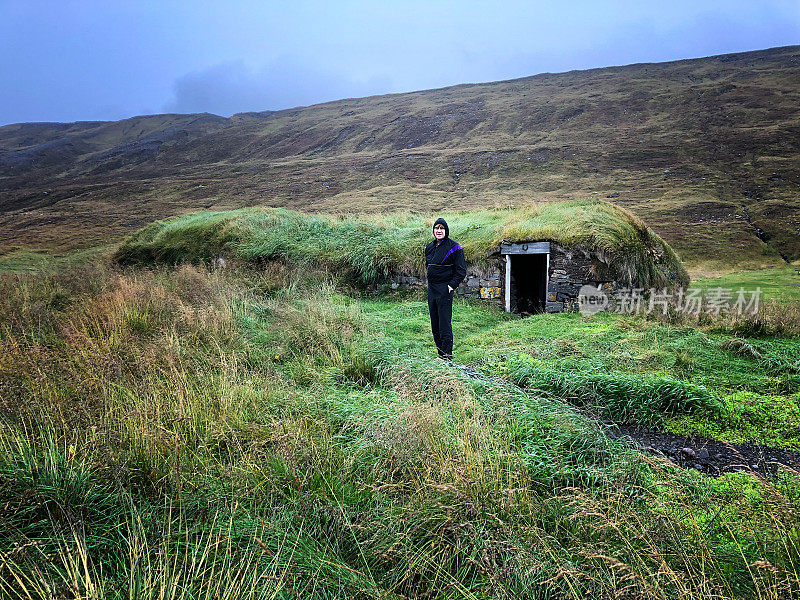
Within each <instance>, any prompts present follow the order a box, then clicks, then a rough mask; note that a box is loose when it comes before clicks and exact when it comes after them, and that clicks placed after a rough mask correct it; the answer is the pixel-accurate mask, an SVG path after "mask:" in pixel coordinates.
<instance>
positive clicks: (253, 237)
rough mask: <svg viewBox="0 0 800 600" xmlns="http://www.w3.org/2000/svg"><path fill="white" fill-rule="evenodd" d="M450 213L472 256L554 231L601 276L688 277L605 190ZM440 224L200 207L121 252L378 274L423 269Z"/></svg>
mask: <svg viewBox="0 0 800 600" xmlns="http://www.w3.org/2000/svg"><path fill="white" fill-rule="evenodd" d="M444 216H445V218H446V219H447V220H448V223H449V224H450V230H451V232H452V236H453V237H454V238H455V239H457V240H458V241H459V242H460V243H461V245H462V246H463V247H464V251H465V255H466V258H467V260H469V261H474V262H477V263H483V262H485V261H486V260H487V257H488V256H489V255H490V254H491V253H492V252H496V251H497V250H498V249H499V245H500V243H501V242H503V241H511V242H513V241H523V240H531V239H535V240H551V241H553V242H557V243H559V244H563V245H565V246H569V247H576V248H583V249H586V250H587V251H590V252H592V253H593V256H594V257H595V260H596V269H597V270H598V277H599V278H609V279H614V280H616V281H619V282H620V283H622V284H626V285H637V286H640V287H644V288H649V287H661V286H665V285H670V286H671V285H686V284H688V281H689V278H688V275H687V273H686V270H685V269H684V268H683V266H682V264H681V262H680V260H679V259H678V257H677V255H676V254H675V253H674V252H673V251H672V249H671V248H670V247H669V245H667V243H666V242H664V241H663V240H662V239H661V238H659V237H658V236H657V235H656V234H655V233H653V231H652V230H650V229H649V228H648V227H647V226H646V225H645V224H644V223H643V222H642V221H641V220H640V219H638V218H636V217H635V216H634V215H633V214H631V213H630V212H628V211H626V210H625V209H622V208H620V207H618V206H615V205H613V204H610V203H607V202H603V201H600V200H575V201H569V202H560V203H547V204H542V205H538V206H533V207H528V208H524V209H518V210H484V211H470V212H469V213H447V214H444ZM431 225H432V220H431V219H426V218H424V217H421V216H419V215H414V214H395V215H390V216H385V217H367V216H364V217H338V218H337V217H329V216H321V215H314V216H311V215H304V214H301V213H298V212H294V211H290V210H286V209H261V208H259V209H243V210H236V211H229V212H217V213H210V212H209V213H195V214H192V215H186V216H183V217H177V218H175V219H169V220H166V221H159V222H157V223H153V224H151V225H148V226H147V227H145V228H143V229H142V230H140V231H139V232H137V233H135V234H134V235H132V236H131V237H129V238H128V239H127V240H126V241H125V243H124V244H123V245H122V246H121V248H120V249H119V251H118V252H117V255H116V256H117V259H118V260H119V261H120V262H122V263H139V264H150V263H153V262H166V263H176V262H182V261H197V260H211V259H213V258H215V257H217V256H219V255H220V254H222V255H227V256H234V257H237V258H239V259H241V260H245V261H251V262H258V261H270V260H275V259H282V260H288V261H290V262H292V263H294V264H296V265H317V266H319V265H322V266H324V267H326V268H328V269H330V270H331V271H332V272H341V273H343V274H347V275H349V276H351V277H353V278H354V279H356V280H358V281H360V282H374V281H379V280H381V279H385V278H386V277H387V276H388V275H389V274H390V273H403V272H404V273H417V274H421V272H422V270H423V268H424V265H423V262H422V257H421V255H422V248H424V246H425V244H426V243H427V242H428V241H429V240H430V237H431V235H430V228H431Z"/></svg>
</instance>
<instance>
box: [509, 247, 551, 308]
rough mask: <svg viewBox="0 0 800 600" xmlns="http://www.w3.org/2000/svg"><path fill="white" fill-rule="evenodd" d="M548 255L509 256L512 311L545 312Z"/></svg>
mask: <svg viewBox="0 0 800 600" xmlns="http://www.w3.org/2000/svg"><path fill="white" fill-rule="evenodd" d="M548 256H549V255H548V254H544V253H542V254H509V255H508V258H509V259H510V260H511V289H510V290H509V291H510V295H511V311H512V312H515V313H520V314H537V313H543V312H545V307H546V305H547V263H548V260H547V259H548Z"/></svg>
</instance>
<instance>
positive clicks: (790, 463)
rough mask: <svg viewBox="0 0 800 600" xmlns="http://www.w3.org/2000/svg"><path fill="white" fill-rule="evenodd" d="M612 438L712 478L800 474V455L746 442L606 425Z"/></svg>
mask: <svg viewBox="0 0 800 600" xmlns="http://www.w3.org/2000/svg"><path fill="white" fill-rule="evenodd" d="M606 431H607V433H608V435H609V436H611V437H613V438H616V439H619V438H623V437H625V438H628V439H629V440H630V441H631V443H633V444H634V445H636V446H637V447H638V448H639V449H641V450H642V451H643V452H647V453H649V454H653V455H656V456H663V457H666V458H668V459H669V460H671V461H672V462H674V463H675V464H676V465H679V466H681V467H686V468H691V469H697V470H698V471H701V472H703V473H707V474H709V475H720V474H722V473H729V472H735V471H749V472H752V473H757V474H760V475H768V474H774V473H777V472H778V471H779V470H781V469H789V470H793V471H797V472H800V452H797V451H793V450H786V449H781V448H770V447H768V446H762V445H760V444H754V443H751V442H745V443H743V444H729V443H727V442H722V441H720V440H714V439H708V438H704V437H699V436H682V435H674V434H671V433H664V432H663V431H658V430H655V429H647V428H644V427H638V426H634V425H618V424H614V423H608V424H607V430H606Z"/></svg>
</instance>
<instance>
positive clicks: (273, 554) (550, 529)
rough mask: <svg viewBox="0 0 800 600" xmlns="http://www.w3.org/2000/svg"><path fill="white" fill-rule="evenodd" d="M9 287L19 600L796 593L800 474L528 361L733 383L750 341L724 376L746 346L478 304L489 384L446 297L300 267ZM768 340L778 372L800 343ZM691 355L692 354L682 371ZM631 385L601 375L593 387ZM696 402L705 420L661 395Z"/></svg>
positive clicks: (681, 381)
mask: <svg viewBox="0 0 800 600" xmlns="http://www.w3.org/2000/svg"><path fill="white" fill-rule="evenodd" d="M287 277H288V279H287ZM0 291H2V294H0V316H1V317H2V323H3V326H2V328H0V392H2V393H0V402H2V405H0V408H1V409H2V414H3V419H2V421H0V522H2V524H3V527H2V530H0V531H1V532H0V552H2V555H1V556H2V557H3V558H2V560H0V586H2V587H0V593H2V594H3V595H4V596H7V597H11V598H52V597H64V596H68V595H69V596H73V597H81V598H123V597H137V598H157V597H159V598H163V597H167V596H169V597H175V598H187V599H188V598H196V597H205V596H206V595H209V594H211V595H214V597H220V598H239V597H251V598H295V597H304V598H398V599H399V598H423V597H426V598H429V597H436V598H571V599H578V598H585V597H615V596H616V597H619V596H624V595H626V594H627V595H629V596H633V597H641V598H658V599H667V598H673V597H678V596H680V597H685V598H696V599H710V598H715V599H716V598H720V597H724V598H780V597H791V595H792V594H796V593H798V592H799V591H800V539H798V538H797V531H798V527H800V480H798V478H797V476H796V474H791V473H783V474H781V475H780V476H778V477H775V478H773V479H771V480H769V481H766V480H761V479H758V478H755V477H752V476H750V475H746V474H733V475H725V476H722V477H721V478H719V479H711V478H708V477H705V476H703V475H701V474H699V473H697V472H694V471H686V470H682V469H679V468H677V467H676V466H674V465H672V464H671V463H668V462H664V461H660V460H656V459H652V458H648V457H646V456H643V455H640V454H638V453H637V452H634V451H633V450H631V449H628V448H625V447H624V446H623V445H621V444H620V443H618V442H615V441H613V440H611V439H609V438H608V437H607V436H606V435H605V434H604V433H603V428H602V427H601V426H599V425H598V423H597V422H596V421H595V420H594V419H593V418H592V417H591V416H590V415H587V414H585V413H584V412H583V411H582V410H581V408H583V405H584V404H585V403H583V402H577V401H575V398H574V397H572V396H570V394H569V393H566V394H565V393H564V392H565V391H567V392H568V391H569V390H568V389H567V388H565V387H564V386H563V385H560V384H559V385H556V386H550V387H549V388H548V389H541V388H543V387H545V386H541V385H540V386H539V389H536V388H534V387H530V388H528V389H523V388H521V387H520V386H518V385H516V384H515V383H514V381H513V380H512V378H511V377H509V375H512V368H513V366H514V364H515V361H517V362H519V361H521V360H522V359H524V360H522V362H523V363H524V364H526V365H528V366H530V365H534V364H539V363H541V364H546V365H547V368H548V370H549V371H548V372H549V373H551V374H554V373H566V374H569V373H578V374H579V375H580V374H581V373H586V372H588V371H583V370H582V367H585V366H592V367H593V368H595V369H597V370H598V371H602V372H604V373H606V374H607V376H608V378H609V379H607V380H606V383H608V382H611V383H616V384H620V383H626V384H627V385H629V386H631V387H630V388H629V389H628V390H627V392H626V393H629V394H630V393H638V392H646V393H652V394H654V395H658V394H660V392H659V389H661V388H658V385H660V384H659V382H661V384H663V383H664V382H667V383H669V385H670V386H671V387H670V390H671V391H670V393H677V394H678V395H679V396H680V394H682V393H684V392H686V391H692V390H696V389H698V388H697V386H700V385H705V386H707V387H708V388H709V389H711V390H713V392H714V393H722V392H724V390H725V388H726V386H728V385H736V384H735V383H733V382H735V381H737V379H736V376H735V374H734V373H733V371H735V370H737V369H738V371H739V373H740V375H741V376H742V377H744V376H745V374H746V372H747V367H746V365H747V364H748V362H747V361H753V360H761V359H754V358H753V355H752V354H748V355H741V354H739V353H738V351H736V352H734V354H733V357H734V358H735V359H736V360H737V361H738V360H741V361H743V362H742V363H741V365H740V366H739V367H736V369H733V370H731V369H728V370H727V371H730V373H725V372H722V373H720V372H719V369H718V368H717V369H716V370H715V369H714V368H713V367H712V363H713V361H714V360H716V359H718V358H720V357H724V356H727V355H728V354H729V353H731V352H733V351H732V350H727V349H725V348H723V347H722V345H721V344H720V342H721V341H724V340H726V339H731V337H732V336H731V335H726V334H723V333H719V332H714V331H710V330H709V331H698V330H696V329H693V328H689V327H674V326H670V325H666V324H662V323H654V322H647V321H643V320H638V319H631V318H622V317H614V316H612V315H601V316H597V317H595V318H591V319H587V318H583V317H580V316H579V315H569V314H565V315H545V316H542V317H541V318H538V317H536V318H529V319H520V318H518V317H514V316H509V315H506V314H504V313H502V312H500V311H498V310H495V309H494V308H492V307H487V306H485V305H480V304H473V303H470V302H462V301H459V302H456V305H455V309H454V311H455V318H454V322H455V332H456V353H457V356H458V358H457V360H458V361H463V362H466V363H470V364H472V365H474V366H475V367H476V368H478V369H479V370H480V371H481V372H482V373H483V374H484V376H483V377H477V378H475V377H468V376H467V375H465V373H464V372H463V371H462V370H461V369H459V368H458V367H451V366H448V365H446V364H445V363H443V362H441V361H439V360H438V359H436V358H435V357H434V354H435V352H434V351H433V350H432V344H431V342H430V334H429V331H428V327H429V324H428V319H427V314H426V308H425V304H424V303H422V302H420V301H418V300H414V299H413V298H412V299H407V300H401V301H393V300H389V299H386V298H383V299H377V300H365V299H357V298H352V297H348V296H347V295H343V294H342V293H341V292H340V291H338V290H337V288H336V287H335V286H334V285H333V284H332V282H331V280H330V278H329V277H328V276H326V274H325V273H324V272H319V271H307V272H305V273H304V274H303V276H302V277H301V278H296V277H292V276H291V274H287V271H286V270H284V269H283V268H282V267H280V266H279V265H278V264H276V263H272V264H271V265H270V266H269V269H268V270H265V271H253V270H233V271H212V272H209V271H207V270H205V269H201V268H197V267H194V266H190V265H183V266H180V267H178V268H177V269H171V268H156V269H132V270H127V271H124V272H123V271H120V270H118V269H116V268H100V267H91V266H84V267H81V268H80V269H74V268H73V269H66V270H59V271H57V272H55V273H49V274H40V275H25V274H22V275H12V274H5V275H2V277H0ZM788 341H789V340H787V342H788ZM749 342H750V343H752V344H753V345H754V347H757V348H758V352H759V354H760V356H761V357H762V358H763V359H764V360H768V362H769V363H770V364H771V365H772V369H773V371H772V375H769V376H771V377H775V376H781V373H782V369H783V368H784V366H785V365H787V364H789V361H790V360H793V359H794V358H795V354H794V353H793V352H794V351H793V350H792V348H791V347H790V346H789V345H788V344H787V345H786V346H783V345H781V340H779V339H752V340H749ZM694 345H699V348H700V351H699V354H698V357H697V360H696V362H695V363H694V364H693V365H692V364H690V363H691V361H689V360H688V358H687V357H686V356H683V358H682V359H681V361H682V362H680V363H679V364H673V361H674V360H675V359H676V358H677V357H678V356H682V354H681V353H682V352H684V353H685V352H687V350H688V349H691V348H692V347H693V346H694ZM537 361H538V362H537ZM781 361H783V362H781ZM670 364H672V366H668V365H670ZM758 364H761V363H758ZM750 371H751V373H755V372H756V369H750ZM529 373H533V374H534V375H535V374H536V373H535V372H533V371H529ZM726 378H727V379H726ZM586 381H588V380H583V383H585V382H586ZM540 382H541V380H540ZM557 383H558V382H557ZM561 383H563V382H561ZM581 385H582V382H581V381H578V388H577V389H580V386H581ZM752 385H753V388H754V389H753V391H752V393H751V395H750V396H748V398H761V397H762V396H764V395H765V394H763V393H762V390H764V389H766V387H767V386H768V383H767V382H766V381H760V380H758V379H757V378H756V379H754V382H753V383H752ZM570 389H572V388H570ZM668 391H669V390H668ZM779 396H781V397H782V398H788V396H783V395H780V394H779ZM654 397H655V396H654ZM774 397H775V394H774V393H773V398H774ZM741 398H742V397H741V396H740V399H741ZM613 400H618V398H617V392H616V391H614V390H613V389H612V388H611V387H609V386H608V385H606V386H605V387H603V386H598V387H597V395H596V396H595V397H593V398H592V403H599V404H602V403H604V402H606V403H607V402H608V401H613ZM725 400H726V402H729V403H730V402H733V401H734V400H732V399H731V397H730V396H729V395H726V396H725ZM573 403H574V404H575V405H573ZM577 405H581V408H579V407H578V406H577ZM608 405H609V406H611V405H610V404H608ZM672 408H677V409H678V410H677V412H678V413H680V414H684V413H685V412H686V411H687V410H688V415H689V416H691V417H692V418H700V417H703V418H706V417H708V415H707V414H705V413H703V412H702V411H700V412H698V411H696V410H694V407H691V406H685V405H684V406H680V405H676V406H674V407H671V406H666V407H665V406H657V405H654V406H652V407H651V410H654V411H655V410H663V409H666V410H665V415H666V416H667V418H668V419H673V418H675V417H674V414H673V410H672ZM757 412H758V411H757V410H756V409H754V410H752V411H751V413H752V414H756V413H757ZM778 412H781V411H778ZM742 414H744V411H742ZM629 416H632V417H633V418H638V417H639V416H640V415H638V414H636V413H631V414H630V415H629ZM748 418H749V417H748ZM737 431H739V432H740V433H741V432H742V431H745V430H744V429H741V428H739V429H738V430H737ZM784 442H785V440H784ZM763 565H769V566H768V567H767V566H763ZM773 567H774V568H773Z"/></svg>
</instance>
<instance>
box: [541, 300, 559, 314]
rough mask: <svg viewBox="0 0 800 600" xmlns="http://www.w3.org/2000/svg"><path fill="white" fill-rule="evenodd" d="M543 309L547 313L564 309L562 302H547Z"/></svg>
mask: <svg viewBox="0 0 800 600" xmlns="http://www.w3.org/2000/svg"><path fill="white" fill-rule="evenodd" d="M544 309H545V311H547V312H549V313H555V312H562V311H563V310H564V303H563V302H547V303H546V304H545V306H544Z"/></svg>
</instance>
